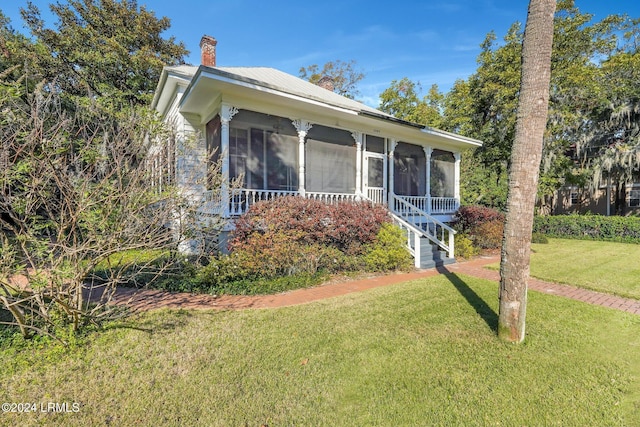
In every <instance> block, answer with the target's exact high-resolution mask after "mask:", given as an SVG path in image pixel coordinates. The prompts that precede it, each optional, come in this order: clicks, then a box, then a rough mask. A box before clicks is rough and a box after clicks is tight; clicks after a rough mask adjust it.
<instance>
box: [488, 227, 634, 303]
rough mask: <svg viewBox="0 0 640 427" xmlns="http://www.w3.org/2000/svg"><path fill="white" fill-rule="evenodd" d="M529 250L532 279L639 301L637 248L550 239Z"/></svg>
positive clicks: (630, 244) (497, 267)
mask: <svg viewBox="0 0 640 427" xmlns="http://www.w3.org/2000/svg"><path fill="white" fill-rule="evenodd" d="M531 249H532V251H533V253H532V255H531V276H532V277H536V278H538V279H541V280H546V281H549V282H555V283H565V284H570V285H573V286H578V287H580V288H585V289H592V290H594V291H599V292H605V293H609V294H614V295H619V296H622V297H626V298H635V299H640V245H639V244H634V243H617V242H602V241H593V240H571V239H551V238H550V239H549V243H548V244H532V245H531ZM489 267H490V268H493V269H499V268H500V265H499V264H492V265H491V266H489Z"/></svg>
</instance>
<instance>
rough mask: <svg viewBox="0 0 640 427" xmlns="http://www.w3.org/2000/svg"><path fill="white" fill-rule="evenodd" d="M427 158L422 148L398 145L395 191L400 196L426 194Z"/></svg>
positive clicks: (395, 157) (395, 154)
mask: <svg viewBox="0 0 640 427" xmlns="http://www.w3.org/2000/svg"><path fill="white" fill-rule="evenodd" d="M426 164H427V162H426V157H425V154H424V150H423V149H422V147H420V146H417V145H411V144H405V143H402V142H400V143H398V146H397V147H396V149H395V152H394V165H393V166H394V168H393V170H394V177H393V178H394V189H393V191H394V192H395V193H396V194H398V195H403V196H424V195H425V194H426V181H427V177H426V174H427V172H426V171H427V169H426Z"/></svg>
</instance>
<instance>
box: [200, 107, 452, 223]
mask: <svg viewBox="0 0 640 427" xmlns="http://www.w3.org/2000/svg"><path fill="white" fill-rule="evenodd" d="M205 134H206V153H207V159H208V163H213V162H220V163H221V174H222V186H221V188H219V189H215V190H214V189H209V190H206V191H205V193H204V201H205V202H206V203H205V204H206V208H205V210H207V211H209V212H208V213H216V214H219V215H222V216H223V217H225V218H233V217H236V216H239V215H242V214H243V213H244V212H246V211H247V209H248V208H249V207H250V206H251V205H253V204H254V203H256V202H259V201H263V200H272V199H275V198H278V197H282V196H288V195H295V196H300V197H308V198H314V199H318V200H323V201H325V202H327V203H336V202H341V201H369V202H372V203H379V204H387V205H388V206H389V208H390V210H391V211H392V212H394V211H396V210H397V206H395V205H394V203H393V200H405V201H406V202H408V203H410V204H412V205H414V206H415V207H416V208H417V209H419V210H420V211H423V212H424V213H425V214H427V215H432V216H435V217H436V219H438V220H440V221H443V222H447V221H450V220H451V217H452V215H453V214H454V213H455V212H456V211H457V209H458V207H459V206H460V196H459V195H460V189H459V187H460V153H459V152H452V151H447V150H444V149H441V148H435V147H431V146H428V145H425V144H424V142H422V143H421V142H419V141H414V142H410V140H406V141H402V140H396V139H394V138H389V137H382V136H379V135H371V134H369V133H365V132H362V131H358V130H347V129H342V128H339V127H335V126H326V125H323V124H318V123H312V122H310V121H308V120H302V119H287V118H285V117H281V116H275V115H270V114H264V113H259V112H255V111H250V110H239V109H237V108H235V107H233V106H230V105H226V104H224V103H223V104H222V105H221V106H220V110H219V113H218V114H217V115H215V116H214V117H213V118H212V119H210V120H209V121H208V122H207V124H206V127H205ZM234 181H235V182H238V183H239V184H240V187H241V188H240V189H231V188H230V186H229V184H228V183H230V182H234ZM203 190H204V189H203ZM214 191H215V192H216V194H215V195H214Z"/></svg>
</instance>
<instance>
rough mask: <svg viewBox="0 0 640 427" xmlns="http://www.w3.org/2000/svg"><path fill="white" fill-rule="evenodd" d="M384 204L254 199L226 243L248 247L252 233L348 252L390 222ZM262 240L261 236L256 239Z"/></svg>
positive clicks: (355, 250) (370, 239)
mask: <svg viewBox="0 0 640 427" xmlns="http://www.w3.org/2000/svg"><path fill="white" fill-rule="evenodd" d="M390 220H391V218H390V217H389V214H388V211H387V209H386V208H385V207H384V206H380V205H372V204H371V203H366V202H344V203H338V204H335V205H329V204H326V203H324V202H322V201H318V200H313V199H305V198H302V197H295V196H290V197H282V198H278V199H276V200H269V201H263V202H258V203H256V204H254V205H252V206H251V207H250V208H249V210H248V211H247V212H246V213H245V214H244V215H242V216H241V217H240V218H239V219H238V220H237V221H236V228H235V230H234V232H233V235H232V238H231V240H230V243H229V249H230V250H231V251H233V250H236V249H240V248H242V249H249V248H248V247H247V245H251V244H252V242H255V241H256V239H253V238H252V236H254V235H255V234H256V233H257V234H259V235H262V236H263V237H265V236H266V237H267V239H266V240H267V241H268V240H269V239H268V236H269V235H276V234H277V235H279V236H280V238H282V235H285V236H287V237H288V238H290V239H291V240H292V241H295V242H299V243H303V244H319V245H323V246H329V247H334V248H337V249H339V250H340V251H342V252H344V253H346V254H349V255H358V254H360V253H362V250H363V246H364V245H366V244H369V243H371V242H373V241H374V240H375V239H376V235H377V233H378V231H379V230H380V227H381V225H382V224H383V223H385V222H390ZM259 240H260V241H265V239H264V238H263V239H259Z"/></svg>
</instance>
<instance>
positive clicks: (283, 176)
mask: <svg viewBox="0 0 640 427" xmlns="http://www.w3.org/2000/svg"><path fill="white" fill-rule="evenodd" d="M266 151H267V165H266V168H267V169H266V175H267V190H286V191H295V190H297V189H298V139H297V137H295V136H289V135H282V134H276V133H272V132H269V134H268V140H267V150H266Z"/></svg>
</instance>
